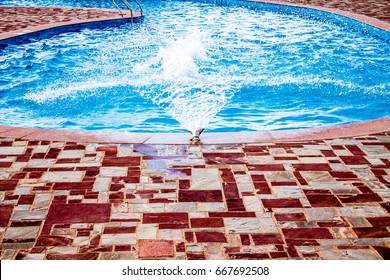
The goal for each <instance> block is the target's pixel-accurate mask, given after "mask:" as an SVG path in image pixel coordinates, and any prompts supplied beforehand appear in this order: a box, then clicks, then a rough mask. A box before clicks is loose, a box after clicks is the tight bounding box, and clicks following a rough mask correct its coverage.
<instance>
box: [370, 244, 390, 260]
mask: <svg viewBox="0 0 390 280" xmlns="http://www.w3.org/2000/svg"><path fill="white" fill-rule="evenodd" d="M372 247H373V248H374V249H375V250H376V251H377V252H378V254H379V255H380V256H381V257H382V259H384V260H390V248H389V247H386V246H372Z"/></svg>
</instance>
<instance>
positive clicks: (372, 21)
mask: <svg viewBox="0 0 390 280" xmlns="http://www.w3.org/2000/svg"><path fill="white" fill-rule="evenodd" d="M220 1H221V2H223V1H224V0H220ZM240 1H241V2H248V3H256V2H258V3H263V4H270V5H280V6H285V7H296V8H303V9H311V10H317V11H322V12H326V13H329V14H334V15H338V16H341V17H346V18H349V19H352V20H355V21H357V22H360V23H363V24H367V25H369V26H371V27H374V28H378V29H380V30H383V31H387V32H390V22H385V21H382V20H379V19H376V18H373V17H369V16H366V15H363V14H358V13H355V12H350V11H344V10H340V9H336V8H328V7H322V6H316V5H311V4H298V3H290V2H285V1H283V0H240ZM2 7H16V8H17V7H24V6H2ZM40 8H72V7H40ZM77 9H96V10H101V11H112V12H115V11H117V10H115V9H101V8H77ZM122 12H123V13H124V14H125V17H122V16H120V14H119V12H118V16H114V17H101V18H94V19H89V20H88V19H83V20H79V19H74V20H71V21H68V22H51V23H49V24H41V25H35V26H30V27H27V28H22V29H18V30H15V31H10V32H4V33H0V43H3V42H5V41H9V40H10V41H9V42H10V43H12V44H17V43H19V42H20V41H23V40H25V39H29V38H31V37H33V38H34V37H37V35H38V37H39V35H40V34H43V35H44V34H45V32H46V31H52V34H49V37H50V36H52V35H56V34H59V33H62V32H68V31H78V30H80V29H81V28H91V27H92V28H102V27H107V26H110V25H120V24H125V23H127V22H129V17H130V13H129V12H128V11H125V10H122ZM144 16H147V14H145V15H141V14H140V13H138V12H134V19H135V20H137V21H142V19H143V17H144ZM72 27H74V29H72ZM18 38H20V39H22V40H20V41H19V40H17V39H18ZM7 43H8V42H7Z"/></svg>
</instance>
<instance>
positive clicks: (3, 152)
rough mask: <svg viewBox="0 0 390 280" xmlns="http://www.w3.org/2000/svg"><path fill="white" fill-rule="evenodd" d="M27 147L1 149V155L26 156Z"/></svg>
mask: <svg viewBox="0 0 390 280" xmlns="http://www.w3.org/2000/svg"><path fill="white" fill-rule="evenodd" d="M25 150H26V147H24V146H21V147H19V146H16V147H0V155H21V154H24V151H25Z"/></svg>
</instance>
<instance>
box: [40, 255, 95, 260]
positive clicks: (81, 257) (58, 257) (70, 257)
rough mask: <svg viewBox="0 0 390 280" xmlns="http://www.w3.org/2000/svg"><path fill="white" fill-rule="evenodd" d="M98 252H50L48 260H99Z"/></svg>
mask: <svg viewBox="0 0 390 280" xmlns="http://www.w3.org/2000/svg"><path fill="white" fill-rule="evenodd" d="M98 257H99V254H98V253H80V254H48V255H46V259H47V260H97V259H98Z"/></svg>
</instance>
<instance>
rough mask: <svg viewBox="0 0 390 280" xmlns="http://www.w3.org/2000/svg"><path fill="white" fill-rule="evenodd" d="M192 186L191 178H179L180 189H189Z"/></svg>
mask: <svg viewBox="0 0 390 280" xmlns="http://www.w3.org/2000/svg"><path fill="white" fill-rule="evenodd" d="M190 187H191V182H190V180H185V179H183V180H179V189H181V190H187V189H189V188H190Z"/></svg>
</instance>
